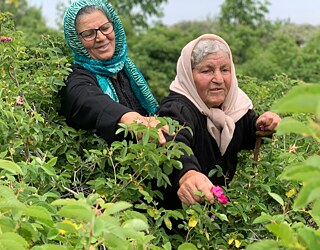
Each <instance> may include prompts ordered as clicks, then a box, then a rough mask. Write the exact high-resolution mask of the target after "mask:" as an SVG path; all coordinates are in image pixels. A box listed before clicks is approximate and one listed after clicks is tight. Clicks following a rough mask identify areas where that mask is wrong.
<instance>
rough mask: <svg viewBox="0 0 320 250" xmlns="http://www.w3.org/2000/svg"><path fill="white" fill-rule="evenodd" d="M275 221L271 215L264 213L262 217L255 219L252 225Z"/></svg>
mask: <svg viewBox="0 0 320 250" xmlns="http://www.w3.org/2000/svg"><path fill="white" fill-rule="evenodd" d="M273 220H274V219H273V217H272V216H271V215H270V214H266V213H264V212H262V213H261V215H260V216H259V217H257V218H255V219H254V221H253V222H252V223H253V224H257V223H264V222H270V221H273Z"/></svg>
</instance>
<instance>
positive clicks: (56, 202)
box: [51, 198, 77, 206]
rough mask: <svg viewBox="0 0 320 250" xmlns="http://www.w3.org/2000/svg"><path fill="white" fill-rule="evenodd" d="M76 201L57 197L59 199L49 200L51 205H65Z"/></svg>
mask: <svg viewBox="0 0 320 250" xmlns="http://www.w3.org/2000/svg"><path fill="white" fill-rule="evenodd" d="M76 203H77V201H76V200H75V199H69V198H67V199H59V200H55V201H53V202H51V205H52V206H65V205H72V204H76Z"/></svg>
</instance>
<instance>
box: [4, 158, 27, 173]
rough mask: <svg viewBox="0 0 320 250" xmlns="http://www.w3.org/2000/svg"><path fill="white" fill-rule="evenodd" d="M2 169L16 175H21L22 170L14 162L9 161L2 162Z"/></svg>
mask: <svg viewBox="0 0 320 250" xmlns="http://www.w3.org/2000/svg"><path fill="white" fill-rule="evenodd" d="M0 168H2V169H4V170H6V171H9V172H10V173H12V174H14V175H16V174H21V175H23V173H22V170H21V168H20V167H19V165H17V164H16V163H14V162H12V161H7V160H0Z"/></svg>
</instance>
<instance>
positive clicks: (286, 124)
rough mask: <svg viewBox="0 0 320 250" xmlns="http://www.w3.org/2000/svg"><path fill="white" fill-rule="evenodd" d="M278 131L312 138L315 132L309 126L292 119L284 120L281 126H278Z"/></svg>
mask: <svg viewBox="0 0 320 250" xmlns="http://www.w3.org/2000/svg"><path fill="white" fill-rule="evenodd" d="M277 131H279V132H283V133H295V134H301V135H304V136H310V135H312V133H313V131H312V130H311V128H310V127H309V126H308V125H306V124H304V123H302V122H300V121H297V120H295V119H293V118H291V117H285V118H283V119H282V120H281V122H280V124H279V125H278V126H277Z"/></svg>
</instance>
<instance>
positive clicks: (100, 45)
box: [76, 10, 116, 61]
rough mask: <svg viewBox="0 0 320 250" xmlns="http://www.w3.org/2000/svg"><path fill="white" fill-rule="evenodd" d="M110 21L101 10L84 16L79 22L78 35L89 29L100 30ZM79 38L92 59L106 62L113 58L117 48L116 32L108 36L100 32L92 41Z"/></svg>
mask: <svg viewBox="0 0 320 250" xmlns="http://www.w3.org/2000/svg"><path fill="white" fill-rule="evenodd" d="M108 21H109V20H108V18H107V17H106V15H105V14H104V13H103V12H101V11H100V10H95V11H94V12H92V13H90V14H85V15H82V16H80V17H79V20H78V22H77V27H76V29H77V33H78V34H79V33H81V32H83V31H85V30H89V29H98V28H100V27H101V25H103V24H105V23H106V22H108ZM79 37H80V40H81V42H82V44H83V46H84V47H85V49H86V50H87V51H88V53H89V55H90V56H91V58H92V59H95V60H101V61H105V60H109V59H111V58H112V56H113V54H114V51H115V46H116V39H115V34H114V31H112V32H111V33H110V34H108V35H104V34H102V33H101V31H100V30H98V31H97V36H96V38H95V39H93V40H91V41H86V40H84V39H83V37H81V36H79Z"/></svg>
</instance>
